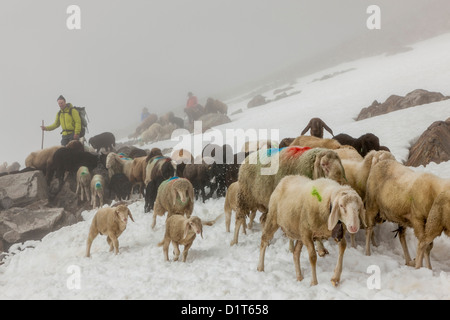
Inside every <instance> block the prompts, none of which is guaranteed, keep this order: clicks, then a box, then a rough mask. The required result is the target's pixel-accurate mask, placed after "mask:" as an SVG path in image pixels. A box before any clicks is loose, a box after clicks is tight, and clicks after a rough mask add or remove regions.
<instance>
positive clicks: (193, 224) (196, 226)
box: [183, 216, 203, 238]
mask: <svg viewBox="0 0 450 320" xmlns="http://www.w3.org/2000/svg"><path fill="white" fill-rule="evenodd" d="M189 230H192V231H194V232H195V234H200V236H201V237H202V238H203V227H202V220H201V219H200V218H199V217H195V216H192V217H190V218H189V220H188V222H187V224H186V229H185V232H184V237H183V238H186V236H187V233H188V231H189Z"/></svg>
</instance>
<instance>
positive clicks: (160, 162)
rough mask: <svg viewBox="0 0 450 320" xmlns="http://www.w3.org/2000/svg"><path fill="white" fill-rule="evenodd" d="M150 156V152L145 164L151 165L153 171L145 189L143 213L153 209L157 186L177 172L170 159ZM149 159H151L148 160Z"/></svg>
mask: <svg viewBox="0 0 450 320" xmlns="http://www.w3.org/2000/svg"><path fill="white" fill-rule="evenodd" d="M151 156H152V152H150V155H149V156H148V157H147V163H148V164H151V163H152V162H154V163H153V169H152V170H151V173H150V182H149V183H148V184H147V186H146V187H145V204H144V212H150V210H152V209H153V205H154V203H155V200H156V195H157V194H158V188H159V185H160V184H161V183H162V182H163V181H164V180H167V179H169V178H172V177H173V176H174V175H175V172H176V170H177V168H176V165H175V164H174V163H173V161H172V158H170V157H164V156H153V157H151ZM150 157H151V158H150Z"/></svg>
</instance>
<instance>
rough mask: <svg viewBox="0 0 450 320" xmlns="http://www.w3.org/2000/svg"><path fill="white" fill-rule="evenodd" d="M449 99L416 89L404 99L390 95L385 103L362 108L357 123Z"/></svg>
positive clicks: (440, 94) (374, 103) (438, 93)
mask: <svg viewBox="0 0 450 320" xmlns="http://www.w3.org/2000/svg"><path fill="white" fill-rule="evenodd" d="M447 99H450V97H446V96H444V95H443V94H442V93H440V92H430V91H427V90H423V89H417V90H414V91H412V92H410V93H408V94H407V95H406V96H405V97H401V96H397V95H391V96H390V97H389V98H387V99H386V101H385V102H383V103H379V102H378V101H376V100H375V101H374V102H373V103H372V105H371V106H370V107H367V108H364V109H362V110H361V112H360V113H359V115H358V118H357V119H356V120H357V121H359V120H363V119H367V118H370V117H375V116H379V115H382V114H386V113H389V112H392V111H396V110H401V109H406V108H410V107H415V106H419V105H423V104H428V103H433V102H438V101H443V100H447Z"/></svg>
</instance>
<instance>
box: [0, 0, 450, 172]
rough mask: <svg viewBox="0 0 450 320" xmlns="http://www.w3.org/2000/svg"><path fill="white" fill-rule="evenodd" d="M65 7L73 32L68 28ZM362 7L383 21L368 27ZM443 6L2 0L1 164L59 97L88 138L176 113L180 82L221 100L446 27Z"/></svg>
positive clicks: (412, 2)
mask: <svg viewBox="0 0 450 320" xmlns="http://www.w3.org/2000/svg"><path fill="white" fill-rule="evenodd" d="M72 4H76V5H78V6H79V8H80V10H81V14H80V17H81V29H80V30H69V29H68V28H67V25H66V20H67V19H68V17H69V14H67V13H66V10H67V8H68V7H69V5H72ZM371 4H376V5H378V6H379V7H380V8H381V19H382V20H381V21H382V24H381V29H380V30H369V29H368V28H367V26H366V20H367V19H368V17H369V15H368V14H367V12H366V9H367V7H368V6H369V5H371ZM448 12H450V3H448V1H446V0H434V1H429V0H428V1H425V0H396V1H389V0H383V1H381V0H380V1H376V2H373V1H366V0H341V1H333V0H321V1H312V0H309V1H301V0H281V1H273V0H245V1H236V0H228V1H219V0H191V1H181V0H178V1H148V0H132V1H127V2H125V1H118V0H113V1H111V0H108V1H106V0H97V1H76V3H74V2H72V1H65V0H58V1H56V0H48V1H45V0H44V1H39V2H38V1H31V0H23V1H12V0H8V1H2V3H1V4H0V38H1V39H2V42H1V50H0V110H1V117H0V128H1V129H0V130H1V131H0V132H1V135H0V146H1V151H0V163H3V161H7V162H8V163H11V162H13V161H18V162H19V163H21V164H22V165H23V164H24V159H25V156H26V155H27V154H29V153H30V152H31V151H35V150H38V149H40V148H41V142H42V132H41V129H40V125H41V122H42V121H44V123H45V125H49V124H51V123H53V121H54V120H55V116H56V113H57V112H58V110H59V108H58V105H57V103H56V99H57V97H58V96H59V95H60V94H62V95H64V96H65V97H66V99H67V101H68V102H71V103H72V104H74V105H77V106H83V107H86V110H87V113H88V116H89V120H90V123H89V132H88V134H87V137H88V138H89V137H91V136H93V135H95V134H98V133H101V132H104V131H111V132H114V133H116V134H118V135H120V134H119V133H122V134H123V133H124V132H126V130H127V128H133V126H135V125H137V124H138V122H139V118H140V111H141V110H142V108H143V107H147V108H148V109H149V110H150V112H154V113H157V114H162V113H165V112H167V111H169V110H172V111H174V112H175V114H176V115H178V116H181V117H183V116H184V115H183V107H184V104H185V102H186V98H187V97H186V95H187V92H188V91H192V92H194V94H196V95H197V96H198V97H199V100H200V101H199V102H200V103H201V104H203V103H204V102H205V101H206V98H207V97H210V96H211V97H215V98H219V99H227V98H230V97H231V95H232V94H233V93H235V94H239V93H242V92H239V89H240V88H241V89H242V88H244V87H245V88H246V84H248V83H258V81H259V82H261V81H266V79H271V78H276V77H279V76H280V75H286V74H288V76H289V77H295V76H296V75H297V74H299V73H302V72H303V73H304V72H310V71H312V70H313V69H320V68H321V67H324V66H328V65H330V64H333V63H339V62H340V61H345V60H346V59H356V58H359V57H363V56H367V55H371V54H372V55H373V54H380V53H383V52H390V51H392V50H395V49H396V48H397V49H398V48H402V47H404V46H407V45H408V44H409V43H413V42H414V41H418V40H423V39H426V38H428V37H432V36H434V35H437V34H439V33H442V32H448V31H449V30H450V24H449V21H450V19H448ZM288 71H291V72H288ZM262 79H264V80H262ZM132 130H133V129H130V131H129V132H126V133H131V132H132ZM60 131H61V130H60V129H56V130H54V131H51V132H45V134H44V147H49V146H52V145H58V144H59V143H60V139H61V135H60ZM117 138H121V136H118V137H117Z"/></svg>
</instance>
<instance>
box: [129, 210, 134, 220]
mask: <svg viewBox="0 0 450 320" xmlns="http://www.w3.org/2000/svg"><path fill="white" fill-rule="evenodd" d="M128 215H129V216H130V219H131V221H133V222H134V219H133V216H132V215H131V211H130V209H128Z"/></svg>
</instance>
